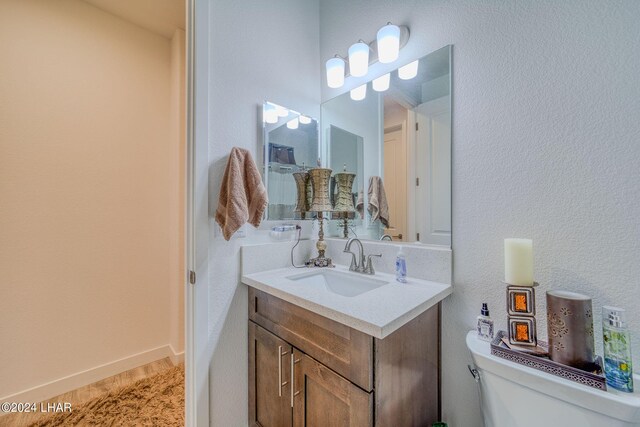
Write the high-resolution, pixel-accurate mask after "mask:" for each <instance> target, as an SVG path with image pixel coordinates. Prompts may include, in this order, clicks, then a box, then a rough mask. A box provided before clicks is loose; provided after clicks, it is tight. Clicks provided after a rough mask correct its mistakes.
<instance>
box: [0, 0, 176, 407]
mask: <svg viewBox="0 0 640 427" xmlns="http://www.w3.org/2000/svg"><path fill="white" fill-rule="evenodd" d="M0 58H2V59H1V60H0V200H1V202H0V342H1V343H2V344H1V345H0V367H1V368H0V397H2V396H8V395H11V394H14V393H18V392H21V391H24V390H25V389H28V388H31V387H36V386H39V385H41V384H43V383H46V382H49V381H55V380H58V379H60V378H62V377H65V376H68V375H74V374H77V373H79V372H81V371H85V370H91V369H94V368H95V367H97V366H99V365H104V364H110V363H113V362H114V361H117V360H119V359H123V358H129V357H130V356H132V355H135V354H137V353H142V352H148V351H149V350H152V349H157V348H159V347H163V346H164V347H167V346H168V344H169V342H170V334H171V333H170V330H171V325H170V318H169V314H170V312H171V313H172V315H175V313H174V311H176V310H169V309H168V307H169V305H170V304H171V299H170V297H171V295H170V292H169V289H170V287H171V286H173V285H175V286H179V284H177V283H171V282H170V280H177V279H176V278H177V277H178V273H176V271H178V270H179V269H180V268H182V266H181V265H180V264H178V265H177V266H176V265H174V264H172V263H170V262H169V260H170V258H171V256H172V254H174V253H175V252H176V250H175V248H172V246H171V245H176V244H178V245H179V244H180V241H181V238H180V237H179V235H180V234H181V228H180V227H177V226H176V225H175V224H173V225H171V221H176V218H178V219H180V218H183V217H182V216H180V213H179V211H178V210H177V208H176V206H175V204H176V203H180V200H181V199H180V196H176V195H173V196H172V195H171V194H170V193H171V190H176V189H178V190H179V189H180V188H181V187H176V186H175V185H173V186H172V185H171V184H172V181H171V180H172V179H173V178H175V175H176V174H177V173H179V171H180V169H179V166H175V167H173V169H172V167H171V166H170V165H171V161H172V160H174V159H173V158H172V156H175V144H176V138H175V136H176V129H173V133H172V127H171V126H172V125H171V120H170V114H171V113H172V111H173V110H172V109H171V98H172V94H171V83H170V82H171V43H170V40H169V39H167V38H164V37H161V36H159V35H156V34H153V33H151V32H149V31H146V30H142V29H140V28H138V27H136V26H134V25H132V24H130V23H128V22H126V21H124V20H122V19H119V18H115V17H114V16H112V15H109V14H108V13H105V12H102V11H100V10H98V9H96V8H94V7H93V6H90V5H88V4H86V3H84V2H82V1H77V0H57V1H49V0H40V1H37V0H3V1H0ZM173 112H174V111H173ZM178 127H179V125H178ZM176 168H178V169H176ZM170 171H171V172H173V175H171V173H170ZM172 231H173V235H172ZM176 232H177V233H178V237H176ZM181 252H182V251H181V250H179V251H178V253H181ZM172 272H173V275H172V276H170V274H171V273H172ZM175 286H174V287H175ZM180 313H181V312H180ZM178 329H179V327H178ZM180 337H181V335H180ZM179 339H181V338H179ZM176 350H178V349H176ZM156 353H157V352H156ZM137 360H141V359H140V358H138V359H137Z"/></svg>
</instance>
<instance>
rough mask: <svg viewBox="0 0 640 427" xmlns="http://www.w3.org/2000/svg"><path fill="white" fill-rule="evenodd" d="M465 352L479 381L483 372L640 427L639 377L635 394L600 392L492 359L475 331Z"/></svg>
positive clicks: (468, 338)
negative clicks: (467, 350) (637, 424)
mask: <svg viewBox="0 0 640 427" xmlns="http://www.w3.org/2000/svg"><path fill="white" fill-rule="evenodd" d="M467 348H468V349H469V351H470V352H471V356H472V357H473V361H474V363H475V365H476V368H478V369H479V370H480V372H481V377H480V378H482V371H485V372H487V373H491V374H494V375H497V376H500V377H502V378H504V379H506V380H508V381H512V382H514V383H516V384H519V385H524V386H526V387H528V388H531V389H533V390H535V391H537V392H539V393H543V394H547V395H549V396H552V397H554V398H556V399H560V400H563V401H565V402H567V403H571V404H574V405H577V406H581V407H583V408H585V409H589V410H592V411H595V412H598V413H601V414H603V415H606V416H609V417H612V418H616V419H619V420H623V421H626V422H631V423H640V390H639V388H640V375H637V374H634V376H633V379H634V383H635V384H636V391H635V392H634V393H624V392H619V391H617V390H613V389H610V390H609V391H602V390H597V389H595V388H593V387H588V386H586V385H582V384H579V383H576V382H573V381H569V380H565V379H564V378H560V377H556V376H554V375H551V374H548V373H546V372H543V371H539V370H537V369H533V368H529V367H527V366H523V365H520V364H518V363H514V362H510V361H508V360H506V359H503V358H501V357H497V356H494V355H492V354H491V345H490V344H489V343H488V342H486V341H482V340H480V339H478V337H477V331H470V332H469V333H468V334H467ZM481 381H482V379H481Z"/></svg>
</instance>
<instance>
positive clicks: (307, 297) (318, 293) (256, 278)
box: [242, 265, 453, 339]
mask: <svg viewBox="0 0 640 427" xmlns="http://www.w3.org/2000/svg"><path fill="white" fill-rule="evenodd" d="M318 270H319V269H307V268H304V269H303V268H294V267H288V268H280V269H276V270H269V271H264V272H260V273H253V274H246V275H244V276H242V282H243V283H245V284H246V285H248V286H251V287H253V288H256V289H259V290H261V291H263V292H266V293H268V294H270V295H273V296H275V297H278V298H280V299H283V300H285V301H287V302H290V303H292V304H295V305H297V306H300V307H302V308H305V309H307V310H309V311H312V312H314V313H317V314H319V315H321V316H324V317H327V318H329V319H332V320H335V321H336V322H339V323H342V324H344V325H347V326H349V327H351V328H353V329H356V330H358V331H361V332H364V333H366V334H368V335H371V336H373V337H375V338H380V339H382V338H385V337H386V336H388V335H389V334H391V333H392V332H394V331H395V330H397V329H399V328H400V327H401V326H403V325H404V324H406V323H408V322H409V321H410V320H412V319H414V318H415V317H417V316H418V315H420V314H422V313H423V312H425V311H426V310H428V309H429V308H431V307H433V306H434V305H436V304H437V303H438V302H440V301H442V300H443V299H444V298H446V297H447V296H448V295H450V294H451V292H452V291H453V287H452V286H451V285H447V284H444V283H438V282H430V281H427V280H419V279H413V278H410V277H408V278H407V283H399V282H397V281H396V280H395V276H392V275H390V274H384V273H376V274H375V275H373V276H368V275H363V274H360V273H354V272H350V271H349V269H348V268H347V267H344V266H340V265H338V266H336V268H332V269H329V270H330V271H336V272H340V273H346V274H353V275H356V277H363V278H371V279H375V280H382V281H385V282H386V284H384V285H383V286H380V287H378V288H375V289H372V290H370V291H367V292H365V293H363V294H360V295H356V296H352V297H347V296H342V295H338V294H335V293H333V292H330V291H328V290H327V289H326V288H325V287H323V286H315V285H308V284H301V283H300V282H296V281H294V280H290V279H288V278H287V277H290V276H297V275H300V274H304V273H311V272H313V271H318Z"/></svg>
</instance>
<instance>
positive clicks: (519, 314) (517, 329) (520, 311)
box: [507, 282, 538, 347]
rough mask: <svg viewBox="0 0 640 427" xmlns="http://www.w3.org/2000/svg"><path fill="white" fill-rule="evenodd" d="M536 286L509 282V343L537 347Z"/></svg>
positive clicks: (535, 284) (536, 284)
mask: <svg viewBox="0 0 640 427" xmlns="http://www.w3.org/2000/svg"><path fill="white" fill-rule="evenodd" d="M535 286H538V283H535V282H534V284H533V286H519V285H511V284H509V283H507V322H508V325H509V327H508V328H507V332H508V334H509V344H512V345H522V346H527V347H536V346H537V345H538V333H537V328H536V290H535Z"/></svg>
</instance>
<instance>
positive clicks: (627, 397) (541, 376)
mask: <svg viewBox="0 0 640 427" xmlns="http://www.w3.org/2000/svg"><path fill="white" fill-rule="evenodd" d="M476 335H477V333H476V332H475V331H471V332H469V333H468V334H467V347H468V348H469V351H470V352H471V357H472V358H473V362H474V364H475V367H476V369H477V370H478V373H479V376H480V381H479V385H480V406H481V408H482V412H483V417H484V420H485V427H534V426H535V427H539V426H549V427H555V426H557V427H561V426H562V427H564V426H570V427H605V426H606V427H623V426H624V427H630V426H639V427H640V392H638V391H637V390H636V392H634V393H622V392H618V391H615V390H613V391H602V390H597V389H595V388H592V387H588V386H585V385H582V384H578V383H575V382H573V381H568V380H565V379H563V378H559V377H556V376H553V375H550V374H547V373H546V372H542V371H538V370H536V369H533V368H529V367H526V366H523V365H519V364H517V363H514V362H510V361H508V360H505V359H502V358H500V357H497V356H494V355H492V354H491V347H490V344H489V343H488V342H486V341H482V340H480V339H478V338H477V336H476ZM634 380H635V381H634V383H635V384H636V389H638V388H640V377H639V376H637V375H634Z"/></svg>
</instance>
